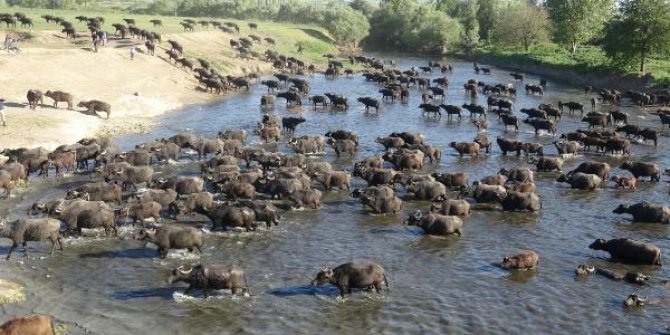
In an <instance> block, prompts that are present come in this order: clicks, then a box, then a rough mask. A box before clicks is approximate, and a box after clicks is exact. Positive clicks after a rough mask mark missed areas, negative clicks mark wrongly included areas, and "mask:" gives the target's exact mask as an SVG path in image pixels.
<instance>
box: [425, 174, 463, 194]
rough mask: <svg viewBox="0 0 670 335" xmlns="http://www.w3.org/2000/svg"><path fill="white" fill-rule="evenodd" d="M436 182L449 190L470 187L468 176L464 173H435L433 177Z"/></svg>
mask: <svg viewBox="0 0 670 335" xmlns="http://www.w3.org/2000/svg"><path fill="white" fill-rule="evenodd" d="M431 176H432V177H433V178H435V180H437V181H439V182H440V183H442V184H444V186H446V187H447V188H449V189H451V190H453V189H460V188H461V187H468V176H467V175H466V174H465V173H462V172H456V173H437V172H436V173H433V174H432V175H431Z"/></svg>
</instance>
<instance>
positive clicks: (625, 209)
mask: <svg viewBox="0 0 670 335" xmlns="http://www.w3.org/2000/svg"><path fill="white" fill-rule="evenodd" d="M612 212H613V213H615V214H624V213H630V214H631V215H633V222H654V223H665V224H668V223H670V208H669V207H666V206H662V205H657V204H654V203H651V202H648V201H643V202H638V203H636V204H633V205H627V204H621V205H619V207H617V208H616V209H615V210H614V211H612Z"/></svg>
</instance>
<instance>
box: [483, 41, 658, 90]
mask: <svg viewBox="0 0 670 335" xmlns="http://www.w3.org/2000/svg"><path fill="white" fill-rule="evenodd" d="M474 56H478V57H490V58H495V59H498V60H501V61H503V62H506V63H516V64H543V65H548V66H556V67H563V66H564V67H567V68H570V69H573V70H575V71H576V72H578V73H587V72H588V73H596V74H612V73H614V74H623V73H629V74H637V73H638V72H637V71H636V69H637V68H636V67H633V68H631V69H630V70H628V71H627V72H623V73H622V71H621V70H618V69H615V68H612V67H611V66H610V63H609V59H608V58H607V57H606V56H605V53H604V52H603V50H602V49H601V48H600V47H595V46H583V47H581V48H579V49H577V53H575V54H574V55H573V54H572V53H571V52H570V51H569V50H567V49H566V48H564V47H561V46H559V45H556V44H553V43H546V44H541V45H536V46H533V47H532V48H531V49H530V50H529V52H528V53H526V52H524V51H523V50H521V49H518V48H514V49H504V48H497V47H485V48H482V49H480V50H478V51H477V52H475V54H474ZM646 72H648V73H651V75H652V76H653V78H654V82H657V83H665V82H668V81H670V60H668V59H654V58H650V59H648V60H647V66H646Z"/></svg>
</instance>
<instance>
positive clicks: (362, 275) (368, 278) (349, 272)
mask: <svg viewBox="0 0 670 335" xmlns="http://www.w3.org/2000/svg"><path fill="white" fill-rule="evenodd" d="M326 283H329V284H332V285H335V286H337V288H339V289H340V296H342V297H344V295H345V294H347V293H349V294H351V289H352V288H362V289H370V288H372V287H374V288H375V290H376V291H377V293H382V284H386V287H387V288H388V286H389V283H388V280H387V279H386V275H385V274H384V268H383V267H381V265H379V264H375V263H353V262H352V263H345V264H342V265H340V266H338V267H336V268H334V269H331V268H329V267H326V268H324V269H322V270H321V271H319V273H317V274H316V278H315V279H314V280H312V285H314V286H316V285H323V284H326Z"/></svg>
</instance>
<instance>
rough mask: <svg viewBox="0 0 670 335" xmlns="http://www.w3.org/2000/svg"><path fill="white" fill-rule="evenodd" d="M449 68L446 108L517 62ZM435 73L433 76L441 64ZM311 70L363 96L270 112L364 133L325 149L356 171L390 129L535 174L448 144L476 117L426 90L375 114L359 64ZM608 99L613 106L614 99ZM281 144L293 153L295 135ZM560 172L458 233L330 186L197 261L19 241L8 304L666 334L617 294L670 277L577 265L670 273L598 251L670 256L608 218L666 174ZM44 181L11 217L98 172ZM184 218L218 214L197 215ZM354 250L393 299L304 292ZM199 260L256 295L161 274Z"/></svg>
mask: <svg viewBox="0 0 670 335" xmlns="http://www.w3.org/2000/svg"><path fill="white" fill-rule="evenodd" d="M426 63H427V60H426V59H419V58H403V59H398V60H397V64H398V67H400V68H403V69H405V68H408V67H410V66H424V65H426ZM451 63H452V64H453V65H454V67H455V69H454V72H453V74H451V75H449V79H450V82H451V86H450V87H449V91H448V96H447V98H446V103H449V104H457V105H460V104H463V103H467V102H469V101H470V99H469V98H467V97H466V96H465V95H464V92H463V87H462V84H463V83H464V82H466V81H467V80H468V79H470V78H475V79H477V80H481V81H485V82H487V83H491V84H495V83H499V82H503V83H508V82H511V81H512V78H511V77H510V76H509V74H508V73H509V72H510V71H506V70H503V69H497V68H495V67H494V68H492V75H475V74H474V73H473V70H472V64H471V63H464V62H458V61H451ZM438 76H440V74H439V73H434V74H432V75H431V77H432V78H435V77H438ZM308 79H309V81H310V84H311V93H313V94H321V93H323V92H337V93H341V94H344V95H345V96H348V97H349V100H350V103H351V108H350V109H349V110H348V111H346V112H333V111H330V109H323V108H317V109H314V108H312V107H311V106H307V105H305V106H303V107H302V108H301V109H298V110H297V111H296V110H294V109H291V111H288V110H287V109H286V108H285V107H284V105H283V100H279V101H278V103H277V105H276V107H275V111H276V112H277V113H279V114H280V115H281V116H286V115H302V116H304V117H305V118H306V119H307V122H306V123H304V124H302V125H300V126H298V128H297V132H296V135H304V134H320V135H323V134H324V133H325V132H326V131H328V130H334V129H346V130H350V131H354V132H356V133H358V134H359V137H360V143H361V146H360V150H359V151H358V153H357V155H356V157H355V158H354V159H351V158H349V157H348V156H346V155H344V156H342V158H339V159H337V158H336V157H335V155H334V153H333V152H332V150H330V149H327V154H326V155H325V156H324V157H319V158H316V159H324V160H326V161H329V162H331V163H332V164H333V165H334V167H336V168H338V169H349V170H351V167H352V165H353V162H354V161H358V160H361V159H363V158H364V157H366V156H369V155H372V154H379V153H382V151H383V148H382V146H381V145H379V144H376V143H374V139H375V138H376V137H378V136H383V135H388V134H390V133H391V132H394V131H410V132H421V133H423V134H425V136H426V139H427V142H428V143H430V144H436V145H439V146H440V147H441V148H442V150H443V159H442V161H441V162H440V163H439V164H427V165H426V168H425V172H428V173H430V172H434V171H450V172H455V171H464V172H466V173H468V175H469V177H470V181H473V180H477V179H479V178H481V177H483V176H485V175H490V174H495V173H496V172H497V171H498V170H499V169H500V168H502V167H507V168H512V167H531V168H533V167H532V166H530V165H528V164H526V163H525V159H524V158H523V157H522V158H518V157H515V156H514V155H512V156H502V155H500V154H499V150H498V148H497V146H496V145H494V148H493V152H492V153H491V154H489V155H486V154H484V155H482V156H480V157H479V158H470V157H464V158H459V157H458V156H457V155H456V154H455V151H453V150H452V149H451V148H449V143H450V142H452V141H471V140H472V139H473V138H474V136H475V133H476V128H475V127H474V126H473V125H472V124H471V123H470V120H469V119H468V118H467V117H466V118H464V119H463V122H461V123H458V122H451V123H449V122H447V119H446V117H443V118H442V119H435V118H425V117H422V116H421V112H420V110H419V109H418V107H417V106H418V105H419V104H420V100H421V98H420V94H419V92H418V90H417V89H415V88H414V89H412V96H411V100H410V103H408V104H400V103H395V104H391V103H384V104H383V105H382V108H381V110H380V112H379V113H378V114H374V113H371V114H366V113H364V111H363V106H362V105H361V104H359V103H357V102H355V99H356V98H357V97H359V96H365V95H370V96H375V97H380V94H379V93H377V91H378V90H379V87H378V86H377V85H375V84H372V83H367V82H365V80H364V78H362V77H361V76H360V75H357V76H355V77H340V78H339V79H337V80H328V79H325V78H324V77H323V76H322V75H315V76H313V77H309V78H308ZM538 82H539V78H538V77H536V76H533V75H526V76H525V82H524V83H538ZM524 83H517V84H516V86H517V88H518V90H519V94H518V97H517V98H516V100H515V101H516V103H515V109H516V110H517V113H518V110H519V109H520V108H524V107H527V108H528V107H537V105H538V104H539V103H542V102H544V103H556V102H557V101H558V100H563V101H566V100H576V101H581V102H583V103H585V104H587V105H588V97H587V96H585V95H584V94H583V91H582V89H581V88H574V87H565V86H561V85H559V84H557V83H554V82H551V81H550V82H549V83H548V87H547V92H546V94H545V95H544V97H539V96H527V95H525V93H524V90H523V85H524ZM265 92H266V89H265V86H262V85H256V86H255V87H254V88H252V90H251V91H250V92H249V93H242V94H239V95H235V96H232V97H229V98H227V99H225V100H224V101H221V102H217V103H213V104H208V105H199V106H191V107H188V108H186V109H184V110H182V111H179V112H174V113H170V114H166V115H164V116H161V117H159V118H158V119H157V122H156V123H157V125H156V127H155V128H154V129H153V130H152V131H151V132H150V133H148V134H141V135H126V136H121V137H119V138H116V139H115V143H116V144H118V145H119V146H121V147H122V148H126V149H129V148H132V147H133V146H134V145H135V144H137V143H141V142H145V141H149V140H153V139H155V138H159V137H167V136H169V135H172V134H175V133H178V132H182V131H187V130H188V131H194V132H196V133H197V134H200V135H203V136H213V135H215V134H216V133H217V132H219V131H221V130H223V129H233V128H242V129H246V130H248V131H251V129H252V128H253V126H254V125H255V124H256V123H257V122H258V121H259V120H260V117H261V115H262V112H261V110H260V108H259V106H258V105H259V104H258V102H259V96H260V95H261V94H264V93H265ZM194 94H196V93H194ZM197 94H202V93H197ZM305 100H306V99H305ZM478 103H479V104H482V105H486V96H484V95H482V94H480V95H479V98H478ZM598 108H599V109H601V110H602V111H608V110H609V107H608V106H599V107H598ZM622 110H623V111H625V112H627V113H629V115H630V116H629V118H630V120H632V121H631V123H635V124H640V125H645V126H651V127H653V128H655V129H659V128H660V125H659V124H660V122H658V117H656V116H653V115H649V114H648V113H646V112H644V111H642V110H639V109H637V108H622ZM490 121H491V125H490V126H489V129H488V134H489V137H490V138H491V139H492V140H495V137H496V136H497V135H501V134H503V133H504V129H503V126H502V124H501V123H499V122H498V121H497V119H496V118H495V117H493V118H491V119H490ZM578 127H585V124H584V123H582V122H580V117H579V116H567V115H566V116H564V118H563V119H562V120H561V121H560V122H559V124H558V134H561V133H565V132H568V131H573V130H575V129H577V128H578ZM504 136H507V137H511V138H519V139H521V140H523V141H525V142H540V143H543V144H547V147H546V148H545V153H546V154H547V155H550V156H554V155H556V151H555V149H554V148H553V146H552V145H551V143H552V142H553V141H555V140H557V137H554V136H550V135H540V136H537V137H536V136H535V135H534V133H533V131H532V128H530V127H529V126H527V125H522V126H521V132H520V133H518V134H516V133H514V132H506V133H504ZM250 141H251V142H252V144H254V145H258V144H259V142H260V141H259V139H258V137H257V136H252V137H250ZM285 141H286V138H285V139H284V142H285ZM667 141H668V139H667V137H663V138H662V140H661V143H660V145H659V147H658V149H657V148H655V147H653V146H651V145H643V144H636V145H634V151H633V158H634V159H635V160H643V161H653V162H657V163H659V164H660V165H661V167H662V168H663V167H667V166H670V157H669V156H668V155H666V154H665V153H666V150H664V149H665V148H667V146H668V145H669V144H668V143H667ZM268 147H270V148H272V147H275V146H274V145H269V146H268ZM277 147H278V150H281V151H283V152H287V153H288V152H290V151H289V149H288V148H287V147H286V146H285V145H284V144H280V145H279V146H277ZM585 159H594V160H599V161H607V162H609V163H610V164H612V165H613V167H614V168H613V174H622V173H623V172H622V171H621V170H619V169H617V168H616V166H618V165H619V164H620V163H621V162H622V161H623V160H625V159H624V158H621V157H611V156H601V155H590V154H588V155H585V156H578V157H574V158H568V159H566V164H565V167H564V170H566V171H569V170H571V169H572V168H574V167H575V166H576V165H578V164H579V163H580V162H582V161H584V160H585ZM159 169H165V170H169V171H172V170H178V171H179V173H182V174H194V173H196V171H197V169H196V166H195V164H193V163H189V160H187V159H185V160H183V161H181V162H179V163H177V164H175V165H171V166H168V167H164V168H159ZM166 173H167V172H166ZM555 177H556V174H555V173H539V174H537V175H536V183H537V186H538V194H539V195H540V197H541V198H542V200H543V208H542V209H541V211H540V212H539V213H502V212H498V211H474V212H473V213H472V214H471V215H470V216H469V217H467V218H466V219H465V220H464V221H465V227H464V235H463V236H462V237H460V238H459V237H449V238H435V237H428V236H424V235H423V234H422V233H421V232H420V229H418V228H416V227H408V226H405V225H403V224H402V221H403V220H404V219H405V217H406V214H405V213H408V212H410V211H413V210H415V209H424V210H425V209H427V208H428V206H429V203H427V202H405V203H404V213H403V214H399V215H386V216H374V215H370V214H369V212H368V210H366V209H365V208H363V207H362V205H361V204H360V203H359V201H358V199H355V198H351V197H350V196H349V195H348V192H331V193H328V194H327V195H326V197H325V200H324V204H323V206H322V209H320V210H309V209H307V210H301V211H293V212H288V213H286V214H284V216H283V219H282V220H281V222H280V225H279V226H278V227H277V228H273V229H272V230H271V231H266V230H260V231H259V232H253V233H235V232H227V233H212V234H207V235H206V241H205V252H204V255H202V256H200V255H186V254H184V253H179V252H177V253H175V252H172V253H171V254H170V256H169V257H168V258H167V259H165V260H160V259H158V258H157V257H156V250H155V248H154V247H152V246H148V247H146V248H145V247H144V244H143V243H140V242H138V241H134V240H133V239H132V232H131V228H123V229H122V231H121V234H120V237H119V238H117V239H112V238H110V239H106V238H102V237H98V238H86V239H78V240H72V239H70V240H68V242H67V245H66V249H65V251H64V252H57V253H56V254H55V255H54V256H52V257H44V256H45V255H46V254H45V251H47V250H48V246H47V244H41V243H30V244H29V246H30V250H31V251H32V253H31V256H30V257H28V258H25V257H22V255H21V253H20V252H19V253H16V255H15V257H14V258H13V259H12V261H10V262H5V263H4V265H3V266H2V267H1V268H0V269H1V270H0V271H1V272H2V274H4V275H6V276H9V277H10V278H14V279H16V280H18V281H19V282H21V283H23V284H25V285H26V287H27V295H28V299H27V301H26V302H23V303H20V304H15V305H7V306H4V307H3V313H4V314H7V315H17V314H23V313H30V312H39V313H45V314H50V315H54V316H55V318H56V320H57V323H64V324H66V325H67V326H68V329H69V330H70V333H71V334H80V333H84V332H88V333H91V334H315V333H323V334H371V333H383V334H446V333H473V334H520V333H526V334H568V333H573V334H649V333H658V332H659V331H662V330H665V329H666V327H667V326H668V325H669V322H668V321H670V309H668V308H667V306H649V307H645V309H643V310H627V309H624V308H623V307H622V302H623V299H624V298H625V297H626V296H627V295H628V294H630V293H633V292H637V293H638V294H641V295H643V296H649V297H654V298H659V297H666V296H667V295H668V292H667V288H663V287H662V286H661V285H660V284H655V285H650V286H646V287H644V286H642V287H638V286H633V285H630V284H626V283H623V282H615V281H610V280H608V279H605V278H603V277H599V276H593V277H590V278H588V279H586V280H576V279H575V277H574V270H575V268H576V267H577V265H578V264H580V263H589V264H594V265H596V266H598V267H606V268H610V269H616V270H620V271H624V272H625V271H630V270H636V271H642V272H644V273H647V274H651V275H652V276H653V277H654V278H655V280H658V279H663V278H668V277H670V275H669V273H668V270H667V268H652V267H648V266H631V265H623V264H620V263H614V262H610V261H608V260H607V254H606V253H604V252H600V251H593V250H589V249H588V245H589V244H590V243H591V242H593V240H594V239H597V238H616V237H630V238H634V239H641V240H646V241H651V242H654V243H655V244H656V245H658V246H659V247H660V248H661V249H662V250H663V251H664V252H668V251H669V250H670V241H669V240H668V228H667V227H666V226H665V225H660V224H632V223H631V222H630V217H629V216H621V215H616V214H613V213H612V210H613V209H614V208H615V207H616V206H618V204H619V203H632V202H637V201H640V200H643V199H645V200H650V201H655V202H658V203H662V204H667V197H668V194H667V193H668V186H667V185H666V184H665V183H648V182H645V183H640V185H639V190H637V191H621V190H617V189H615V188H614V187H613V186H612V185H611V184H610V185H609V186H608V187H607V188H604V189H600V190H597V191H595V192H584V191H574V190H570V189H569V187H568V185H567V184H559V183H556V182H555V181H554V179H555ZM35 180H36V181H34V182H33V183H32V184H31V187H30V190H29V191H25V192H23V193H20V195H19V196H17V197H16V198H14V199H12V200H11V201H10V202H9V204H11V210H10V214H9V218H10V219H11V218H15V217H17V216H22V215H24V213H25V209H26V208H27V206H29V205H30V204H32V203H33V202H34V201H36V200H39V199H52V198H56V197H59V196H62V195H63V193H64V192H65V190H66V189H67V188H70V187H73V186H75V185H78V184H81V182H82V181H86V180H88V177H85V176H76V177H72V178H69V179H67V180H65V181H63V182H57V181H55V180H54V179H53V178H50V179H49V180H38V179H35ZM362 186H364V182H363V181H362V180H360V179H355V182H354V187H362ZM401 194H403V193H401ZM5 206H6V205H5ZM188 220H190V221H196V224H204V223H205V222H206V218H204V217H201V216H197V217H194V218H188ZM182 224H183V223H182ZM187 224H192V223H187ZM0 243H1V248H0V254H2V255H4V254H5V253H6V252H7V249H8V246H9V241H8V240H3V241H2V242H0ZM525 248H529V249H533V250H535V251H537V252H538V253H539V255H540V259H541V261H540V266H539V269H537V270H535V271H527V272H507V271H504V270H501V269H499V268H498V267H496V266H493V265H492V263H493V262H498V261H500V260H501V259H502V257H503V256H505V255H509V254H513V253H516V252H518V251H519V250H520V249H525ZM351 260H373V261H375V262H378V263H380V264H382V265H383V266H384V268H385V269H386V271H387V273H388V278H389V282H390V286H391V287H390V290H388V291H386V292H385V293H384V294H383V295H382V296H379V295H377V294H375V293H359V292H355V293H354V295H353V296H351V297H348V298H346V299H345V300H342V299H340V298H336V296H337V289H336V288H334V287H329V286H323V287H318V288H317V287H311V286H309V282H310V280H311V279H313V277H314V275H315V274H316V272H317V271H318V270H319V269H320V268H322V267H324V266H326V265H329V266H337V265H339V264H341V263H344V262H347V261H351ZM199 262H205V263H220V264H224V265H231V264H234V265H237V266H240V267H242V268H243V269H244V270H245V271H246V273H247V278H248V280H249V283H250V286H251V293H252V296H251V297H231V295H230V293H228V292H221V293H218V294H216V295H215V296H214V297H210V298H208V299H203V298H202V296H201V294H200V293H199V292H196V293H195V294H194V297H188V296H185V295H183V294H181V292H183V290H184V288H185V286H183V285H169V284H167V282H166V281H167V278H168V277H169V273H170V271H171V269H173V268H175V267H177V266H179V265H182V264H196V263H199Z"/></svg>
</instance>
